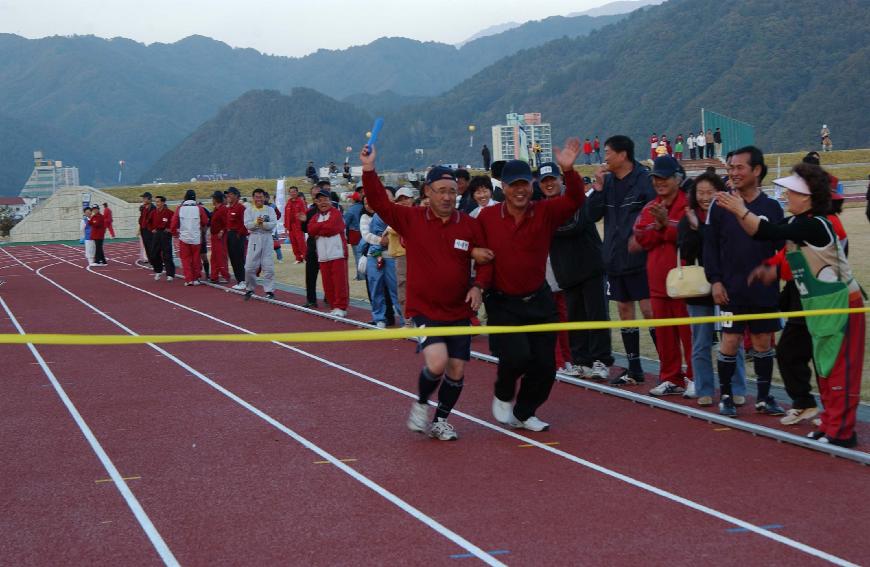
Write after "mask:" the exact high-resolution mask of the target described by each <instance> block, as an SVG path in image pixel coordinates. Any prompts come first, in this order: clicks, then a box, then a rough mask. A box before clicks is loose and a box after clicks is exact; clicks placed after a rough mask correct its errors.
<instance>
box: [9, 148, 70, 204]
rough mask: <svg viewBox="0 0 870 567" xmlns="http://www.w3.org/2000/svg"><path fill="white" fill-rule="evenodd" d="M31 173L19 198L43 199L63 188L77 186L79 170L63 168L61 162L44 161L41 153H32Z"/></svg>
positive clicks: (38, 151) (68, 167)
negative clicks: (32, 165)
mask: <svg viewBox="0 0 870 567" xmlns="http://www.w3.org/2000/svg"><path fill="white" fill-rule="evenodd" d="M33 163H34V167H33V171H32V172H31V173H30V178H29V179H28V180H27V183H25V184H24V188H22V189H21V193H19V194H18V196H19V197H26V198H31V199H45V198H48V197H50V196H51V195H53V194H54V192H55V191H57V190H58V189H61V188H63V187H76V186H78V184H79V168H77V167H71V166H64V165H63V162H60V161H54V160H50V159H45V157H44V156H43V154H42V151H40V150H37V151H35V152H33Z"/></svg>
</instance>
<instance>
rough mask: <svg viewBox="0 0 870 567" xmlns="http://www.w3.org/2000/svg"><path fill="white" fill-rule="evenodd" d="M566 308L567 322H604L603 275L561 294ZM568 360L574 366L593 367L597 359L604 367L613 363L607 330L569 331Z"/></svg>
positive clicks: (605, 303)
mask: <svg viewBox="0 0 870 567" xmlns="http://www.w3.org/2000/svg"><path fill="white" fill-rule="evenodd" d="M563 293H564V294H565V305H566V307H567V309H568V321H607V320H608V319H609V318H610V316H609V312H608V310H607V295H606V293H605V291H604V274H602V275H600V276H596V277H593V278H589V279H588V280H586V281H585V282H583V283H581V284H579V285H576V286H574V287H570V288H568V289H566V290H564V291H563ZM568 340H569V343H570V345H571V358H572V359H573V361H572V362H573V363H574V364H580V365H583V366H592V363H593V362H595V361H596V360H600V361H601V362H603V363H604V364H606V365H607V366H610V365H611V364H613V354H612V353H611V347H610V330H609V329H600V330H594V331H568Z"/></svg>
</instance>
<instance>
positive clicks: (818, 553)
mask: <svg viewBox="0 0 870 567" xmlns="http://www.w3.org/2000/svg"><path fill="white" fill-rule="evenodd" d="M88 271H90V272H92V273H95V274H97V275H99V276H102V277H104V278H107V279H110V280H112V281H115V282H117V283H119V284H121V285H123V286H126V287H129V288H130V289H134V290H137V291H139V292H141V293H144V294H146V295H149V296H151V297H154V298H155V299H159V300H161V301H165V302H167V303H170V304H172V305H175V306H176V307H179V308H181V309H185V310H187V311H190V312H192V313H196V314H199V315H201V316H203V317H205V318H206V319H210V320H212V321H215V322H217V323H220V324H222V325H225V326H227V327H230V328H232V329H236V330H237V331H240V332H242V333H247V334H250V335H254V334H256V333H254V332H253V331H250V330H248V329H245V328H244V327H240V326H238V325H235V324H233V323H230V322H228V321H224V320H222V319H219V318H217V317H214V316H212V315H210V314H208V313H205V312H203V311H199V310H198V309H194V308H193V307H189V306H187V305H182V304H181V303H178V302H175V301H172V300H171V299H166V298H165V297H161V296H159V295H157V294H155V293H151V292H150V291H148V290H145V289H142V288H139V287H136V286H134V285H132V284H129V283H127V282H125V281H122V280H119V279H117V278H113V277H112V276H109V275H106V274H101V273H99V272H95V271H93V270H91V269H90V268H88ZM43 277H45V276H43ZM272 343H273V344H275V345H277V346H279V347H281V348H284V349H287V350H291V351H293V352H295V353H298V354H300V355H302V356H305V357H307V358H310V359H312V360H317V361H318V362H321V363H323V364H325V365H327V366H331V367H332V368H335V369H336V370H340V371H342V372H345V373H347V374H350V375H352V376H356V377H357V378H361V379H363V380H365V381H367V382H370V383H372V384H377V385H378V386H381V387H383V388H386V389H388V390H391V391H393V392H396V393H397V394H401V395H403V396H406V397H409V398H412V399H416V398H417V395H416V394H413V393H411V392H408V391H407V390H402V389H401V388H398V387H396V386H393V385H392V384H388V383H386V382H383V381H381V380H378V379H377V378H373V377H371V376H367V375H365V374H363V373H361V372H357V371H355V370H352V369H350V368H347V367H345V366H342V365H340V364H337V363H334V362H332V361H329V360H326V359H324V358H321V357H319V356H317V355H313V354H310V353H308V352H305V351H303V350H300V349H298V348H296V347H293V346H290V345H287V344H284V343H281V342H278V341H272ZM453 413H454V414H456V415H458V416H460V417H462V418H465V419H467V420H469V421H471V422H473V423H476V424H478V425H481V426H483V427H486V428H488V429H492V430H493V431H497V432H498V433H501V434H503V435H507V436H509V437H513V438H514V439H517V440H520V441H523V442H524V443H529V444H531V445H533V446H535V447H537V448H539V449H542V450H544V451H547V452H549V453H551V454H553V455H556V456H558V457H561V458H563V459H566V460H568V461H571V462H573V463H576V464H578V465H581V466H584V467H586V468H589V469H592V470H594V471H596V472H599V473H601V474H603V475H606V476H609V477H611V478H614V479H616V480H619V481H622V482H624V483H626V484H629V485H631V486H634V487H636V488H639V489H641V490H645V491H647V492H650V493H652V494H656V495H657V496H661V497H662V498H665V499H667V500H670V501H671V502H675V503H677V504H680V505H682V506H686V507H688V508H691V509H692V510H696V511H698V512H701V513H703V514H707V515H709V516H712V517H714V518H717V519H719V520H722V521H724V522H727V523H730V524H733V525H735V526H737V527H740V528H743V529H745V530H747V531H750V532H753V533H755V534H758V535H760V536H762V537H765V538H768V539H771V540H773V541H776V542H778V543H781V544H783V545H786V546H788V547H791V548H793V549H796V550H798V551H802V552H804V553H806V554H808V555H812V556H813V557H817V558H819V559H822V560H825V561H828V562H830V563H833V564H834V565H841V566H844V567H857V565H855V564H854V563H851V562H849V561H847V560H845V559H842V558H840V557H837V556H836V555H832V554H830V553H828V552H826V551H822V550H820V549H817V548H815V547H812V546H809V545H807V544H804V543H801V542H799V541H797V540H793V539H791V538H788V537H785V536H783V535H781V534H778V533H776V532H773V531H770V530H768V529H765V528H762V527H760V526H756V525H755V524H751V523H749V522H746V521H744V520H741V519H740V518H737V517H735V516H731V515H730V514H726V513H724V512H720V511H719V510H716V509H714V508H711V507H709V506H705V505H704V504H700V503H698V502H695V501H693V500H689V499H688V498H684V497H682V496H679V495H677V494H674V493H673V492H669V491H667V490H664V489H661V488H658V487H656V486H653V485H651V484H648V483H646V482H643V481H641V480H637V479H635V478H633V477H630V476H628V475H625V474H622V473H619V472H617V471H614V470H612V469H608V468H606V467H603V466H601V465H598V464H596V463H593V462H592V461H587V460H586V459H582V458H580V457H577V456H576V455H573V454H571V453H567V452H565V451H562V450H561V449H556V448H554V447H550V446H548V445H544V444H543V443H541V442H540V441H536V440H535V439H532V438H531V437H526V436H524V435H520V434H518V433H516V432H514V431H511V430H508V429H505V428H503V427H500V426H498V425H494V424H492V423H490V422H488V421H484V420H482V419H479V418H477V417H474V416H472V415H470V414H467V413H464V412H460V411H456V410H453Z"/></svg>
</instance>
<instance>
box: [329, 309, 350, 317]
mask: <svg viewBox="0 0 870 567" xmlns="http://www.w3.org/2000/svg"><path fill="white" fill-rule="evenodd" d="M329 314H330V315H335V316H336V317H347V311H345V310H344V309H339V308H338V307H336V308H335V309H333V310H332V311H330V312H329Z"/></svg>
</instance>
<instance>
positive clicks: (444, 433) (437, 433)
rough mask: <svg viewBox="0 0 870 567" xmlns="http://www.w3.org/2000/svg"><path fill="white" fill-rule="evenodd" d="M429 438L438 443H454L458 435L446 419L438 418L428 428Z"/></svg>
mask: <svg viewBox="0 0 870 567" xmlns="http://www.w3.org/2000/svg"><path fill="white" fill-rule="evenodd" d="M418 405H419V404H418ZM429 437H431V438H433V439H438V440H439V441H456V440H457V439H458V438H459V435H457V434H456V430H455V429H453V426H452V425H450V424H449V423H447V420H446V419H443V418H440V417H439V418H438V419H436V420H435V423H433V424H432V427H430V428H429Z"/></svg>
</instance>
